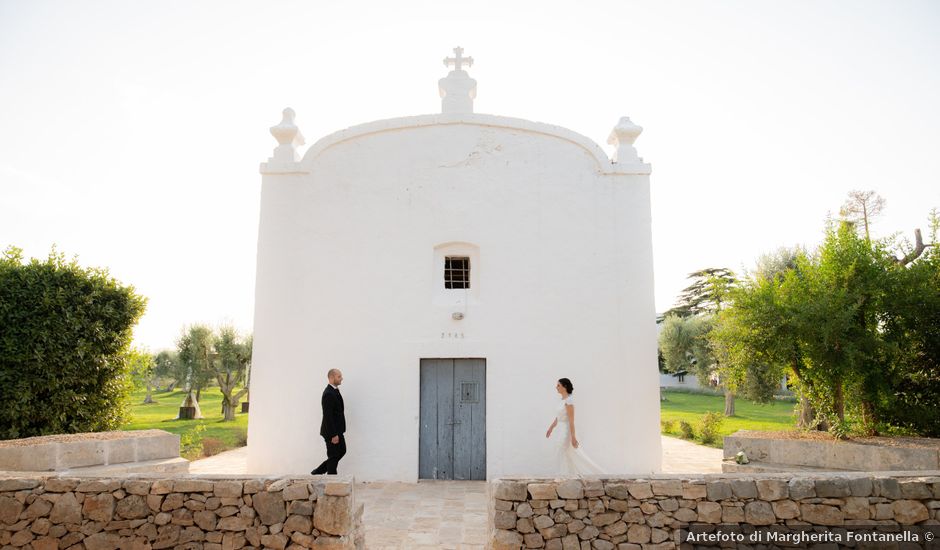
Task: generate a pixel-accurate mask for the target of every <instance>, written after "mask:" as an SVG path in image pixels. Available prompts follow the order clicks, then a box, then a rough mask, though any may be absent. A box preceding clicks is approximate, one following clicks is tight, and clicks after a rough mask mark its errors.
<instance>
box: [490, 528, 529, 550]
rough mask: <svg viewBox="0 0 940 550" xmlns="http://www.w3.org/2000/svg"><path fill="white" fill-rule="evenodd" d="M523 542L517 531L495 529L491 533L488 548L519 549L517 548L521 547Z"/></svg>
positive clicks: (496, 549)
mask: <svg viewBox="0 0 940 550" xmlns="http://www.w3.org/2000/svg"><path fill="white" fill-rule="evenodd" d="M523 542H524V541H523V539H522V535H520V534H519V533H516V532H515V531H507V530H505V529H497V530H496V532H495V533H494V534H493V540H492V541H491V543H492V545H491V546H490V548H491V549H492V550H519V548H522V544H523Z"/></svg>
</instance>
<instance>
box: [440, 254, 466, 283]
mask: <svg viewBox="0 0 940 550" xmlns="http://www.w3.org/2000/svg"><path fill="white" fill-rule="evenodd" d="M444 288H470V258H469V257H467V256H447V257H446V258H444Z"/></svg>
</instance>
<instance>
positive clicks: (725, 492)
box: [705, 481, 732, 501]
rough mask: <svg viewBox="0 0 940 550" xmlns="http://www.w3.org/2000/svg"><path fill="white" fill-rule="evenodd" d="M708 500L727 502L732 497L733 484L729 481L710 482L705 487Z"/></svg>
mask: <svg viewBox="0 0 940 550" xmlns="http://www.w3.org/2000/svg"><path fill="white" fill-rule="evenodd" d="M705 492H706V495H707V498H708V500H711V501H716V500H726V499H730V498H731V496H732V492H731V484H730V483H728V482H727V481H709V482H708V483H707V484H706V485H705Z"/></svg>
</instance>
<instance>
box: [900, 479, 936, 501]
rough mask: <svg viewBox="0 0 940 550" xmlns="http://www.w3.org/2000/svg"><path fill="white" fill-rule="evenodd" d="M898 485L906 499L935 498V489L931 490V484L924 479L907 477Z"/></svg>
mask: <svg viewBox="0 0 940 550" xmlns="http://www.w3.org/2000/svg"><path fill="white" fill-rule="evenodd" d="M898 485H899V486H900V488H901V496H902V497H904V498H906V499H913V500H921V499H929V498H933V491H931V490H930V486H929V485H928V484H927V483H925V482H924V481H919V480H907V479H905V480H903V481H900V482H898Z"/></svg>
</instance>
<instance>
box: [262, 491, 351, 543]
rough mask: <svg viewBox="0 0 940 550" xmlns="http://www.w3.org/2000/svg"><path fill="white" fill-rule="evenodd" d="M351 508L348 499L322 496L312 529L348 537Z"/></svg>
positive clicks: (315, 511) (314, 513)
mask: <svg viewBox="0 0 940 550" xmlns="http://www.w3.org/2000/svg"><path fill="white" fill-rule="evenodd" d="M261 494H263V493H259V495H261ZM274 494H278V493H274ZM351 508H352V506H351V504H350V501H349V497H334V496H329V495H324V496H323V497H321V498H320V499H319V500H317V505H316V507H315V508H314V510H313V526H314V528H315V529H317V530H318V531H322V532H324V533H329V534H331V535H348V534H349V533H350V530H351V527H352V509H351Z"/></svg>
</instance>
